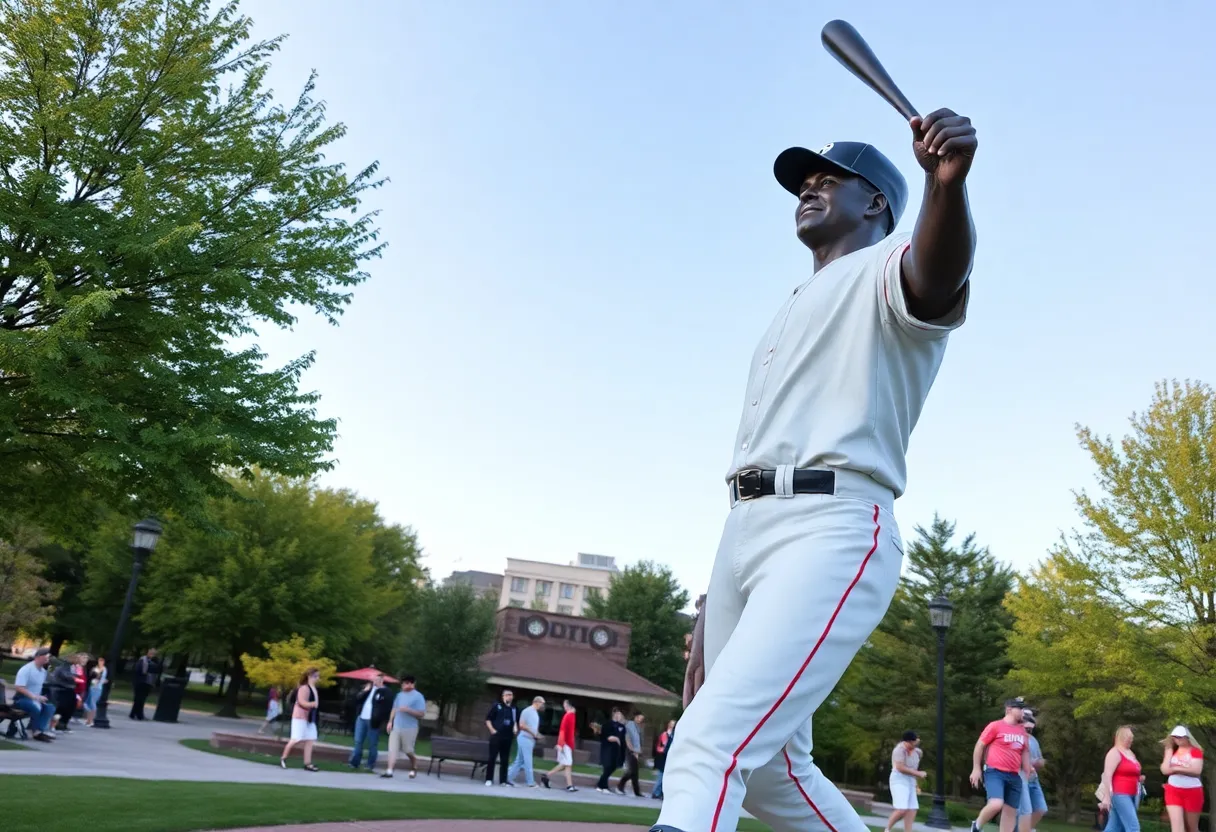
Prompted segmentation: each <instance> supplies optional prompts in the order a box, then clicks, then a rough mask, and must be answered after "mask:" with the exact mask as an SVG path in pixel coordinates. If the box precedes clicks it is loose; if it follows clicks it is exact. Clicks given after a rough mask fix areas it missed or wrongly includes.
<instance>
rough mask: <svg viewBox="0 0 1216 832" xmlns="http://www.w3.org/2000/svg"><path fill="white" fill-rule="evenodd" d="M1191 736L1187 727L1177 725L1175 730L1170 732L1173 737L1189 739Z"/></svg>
mask: <svg viewBox="0 0 1216 832" xmlns="http://www.w3.org/2000/svg"><path fill="white" fill-rule="evenodd" d="M1190 735H1191V734H1190V732H1189V731H1187V730H1186V726H1185V725H1175V726H1174V730H1173V731H1170V736H1171V737H1189V736H1190Z"/></svg>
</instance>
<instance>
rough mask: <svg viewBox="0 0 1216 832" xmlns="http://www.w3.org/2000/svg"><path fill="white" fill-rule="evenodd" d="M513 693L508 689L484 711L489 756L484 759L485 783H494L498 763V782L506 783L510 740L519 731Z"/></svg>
mask: <svg viewBox="0 0 1216 832" xmlns="http://www.w3.org/2000/svg"><path fill="white" fill-rule="evenodd" d="M514 699H515V694H514V693H512V692H511V691H509V690H504V691H503V692H502V697H501V698H500V699H499V701H497V702H495V703H494V705H493V706H492V707H491V708H490V710H489V711H488V712H487V713H486V729H487V730H488V731H489V732H490V757H489V759H488V760H487V761H486V785H487V786H492V785H494V764H495V762H497V763H498V769H499V776H500V778H501V779H500V780H499V783H501V784H502V785H504V786H505V785H507V782H508V781H507V768H508V764H507V760H509V759H510V757H511V742H512V741H513V740H514V739H515V735H516V734H518V733H519V721H518V719H516V716H515V706H514V705H512V704H511V703H512V701H514Z"/></svg>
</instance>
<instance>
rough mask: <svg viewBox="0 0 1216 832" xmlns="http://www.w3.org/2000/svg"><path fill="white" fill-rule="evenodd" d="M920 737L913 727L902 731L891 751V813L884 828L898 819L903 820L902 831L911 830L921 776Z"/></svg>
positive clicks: (923, 775)
mask: <svg viewBox="0 0 1216 832" xmlns="http://www.w3.org/2000/svg"><path fill="white" fill-rule="evenodd" d="M920 757H921V750H920V737H919V736H918V735H917V733H916V732H915V731H904V735H903V737H902V738H901V739H900V741H899V742H898V743H896V745H895V749H894V750H893V751H892V752H891V777H890V778H889V782H890V785H891V807H892V810H893V811H892V812H891V817H889V818H887V828H886V830H885V832H891V829H892V827H894V826H895V824H896V823H898V822H899V821H900V820H902V821H903V822H904V832H912V825H913V823H915V821H916V812H917V810H918V809H920V801H919V800H918V799H917V797H916V795H917V792H919V791H920V781H921V780H924V779H925V772H923V771H921V770H920Z"/></svg>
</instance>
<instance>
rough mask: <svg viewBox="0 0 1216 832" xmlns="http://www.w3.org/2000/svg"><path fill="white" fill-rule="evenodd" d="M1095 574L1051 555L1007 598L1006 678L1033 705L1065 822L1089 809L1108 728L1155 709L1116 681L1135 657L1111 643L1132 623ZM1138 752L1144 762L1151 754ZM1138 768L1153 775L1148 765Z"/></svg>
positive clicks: (1048, 781) (1050, 783) (1139, 720)
mask: <svg viewBox="0 0 1216 832" xmlns="http://www.w3.org/2000/svg"><path fill="white" fill-rule="evenodd" d="M1097 578H1098V576H1095V575H1093V574H1092V573H1091V572H1090V570H1089V569H1088V568H1087V567H1086V566H1085V565H1084V564H1081V563H1079V562H1077V561H1076V560H1075V559H1072V558H1070V557H1068V556H1067V555H1061V554H1056V555H1053V556H1051V557H1049V558H1048V559H1047V560H1046V561H1045V562H1044V563H1042V564H1040V565H1039V566H1038V567H1037V568H1036V569H1034V570H1033V572H1032V573H1031V574H1030V575H1029V576H1028V577H1027V578H1024V579H1021V580H1019V582H1018V584H1019V585H1018V588H1017V590H1016V591H1015V592H1012V593H1010V595H1009V597H1008V599H1007V600H1006V607H1007V608H1008V609H1009V611H1010V613H1011V614H1012V615H1013V617H1014V627H1013V632H1012V633H1011V634H1010V637H1009V658H1010V659H1011V660H1012V661H1013V663H1014V669H1013V670H1012V671H1011V673H1010V680H1011V681H1012V682H1013V683H1014V684H1016V685H1017V689H1018V690H1019V691H1021V692H1022V694H1023V695H1025V696H1026V697H1027V698H1028V699H1029V700H1030V701H1031V702H1033V703H1034V705H1035V708H1036V713H1037V716H1038V721H1039V728H1038V729H1037V730H1036V733H1037V735H1038V737H1039V743H1040V744H1041V746H1042V748H1043V754H1044V756H1045V757H1046V758H1047V760H1048V765H1047V767H1046V768H1045V769H1044V770H1043V773H1042V775H1041V779H1042V781H1043V784H1044V787H1045V788H1046V789H1047V791H1048V792H1049V793H1050V794H1051V795H1053V797H1054V798H1055V800H1054V803H1055V804H1056V805H1058V806H1059V807H1060V808H1061V810H1062V812H1063V815H1064V818H1065V819H1066V820H1068V821H1070V822H1075V821H1077V820H1079V819H1080V818H1081V813H1082V811H1083V810H1085V809H1090V808H1092V804H1093V793H1094V789H1095V788H1096V787H1097V782H1098V776H1099V774H1100V771H1099V768H1100V761H1101V759H1102V756H1103V755H1104V754H1105V753H1106V750H1107V749H1108V748H1110V744H1111V739H1112V736H1113V734H1114V731H1115V728H1116V727H1117V726H1118V725H1120V724H1124V723H1132V724H1145V725H1148V724H1151V723H1152V721H1153V716H1154V714H1153V713H1152V712H1151V710H1150V709H1148V708H1146V706H1145V705H1144V704H1143V703H1142V702H1139V701H1137V698H1136V697H1134V696H1132V695H1130V692H1129V691H1128V690H1127V689H1126V688H1124V687H1123V685H1122V684H1121V682H1120V679H1121V678H1124V679H1125V678H1128V677H1127V676H1126V675H1125V674H1126V673H1128V672H1129V671H1131V670H1132V668H1131V667H1129V666H1128V662H1129V661H1135V659H1134V657H1133V656H1132V655H1131V654H1130V653H1128V652H1127V651H1125V650H1115V649H1110V648H1111V646H1112V645H1113V644H1114V643H1117V642H1118V641H1120V640H1123V639H1124V638H1125V636H1123V635H1121V633H1122V631H1123V630H1125V628H1129V627H1135V626H1137V625H1136V624H1134V623H1131V622H1128V621H1125V620H1124V619H1123V617H1122V615H1121V614H1120V612H1119V610H1118V609H1117V608H1116V607H1115V606H1114V605H1112V604H1110V603H1109V602H1108V601H1107V600H1105V599H1104V598H1103V597H1102V596H1101V594H1100V593H1099V592H1098V591H1096V582H1095V579H1097ZM1157 727H1158V726H1156V725H1153V730H1156V729H1157ZM1143 756H1144V757H1145V758H1146V759H1147V760H1150V761H1151V756H1152V755H1150V754H1144V755H1143ZM1145 773H1146V774H1148V775H1149V776H1150V777H1151V778H1155V777H1156V775H1155V774H1154V772H1153V771H1152V766H1150V765H1146V767H1145Z"/></svg>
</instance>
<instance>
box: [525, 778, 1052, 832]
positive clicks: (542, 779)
mask: <svg viewBox="0 0 1216 832" xmlns="http://www.w3.org/2000/svg"><path fill="white" fill-rule="evenodd" d="M540 782H541V784H542V785H543V786H544V787H545V788H546V789H547V788H549V775H547V774H542V775H541V776H540ZM1031 832H1034V830H1031Z"/></svg>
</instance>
